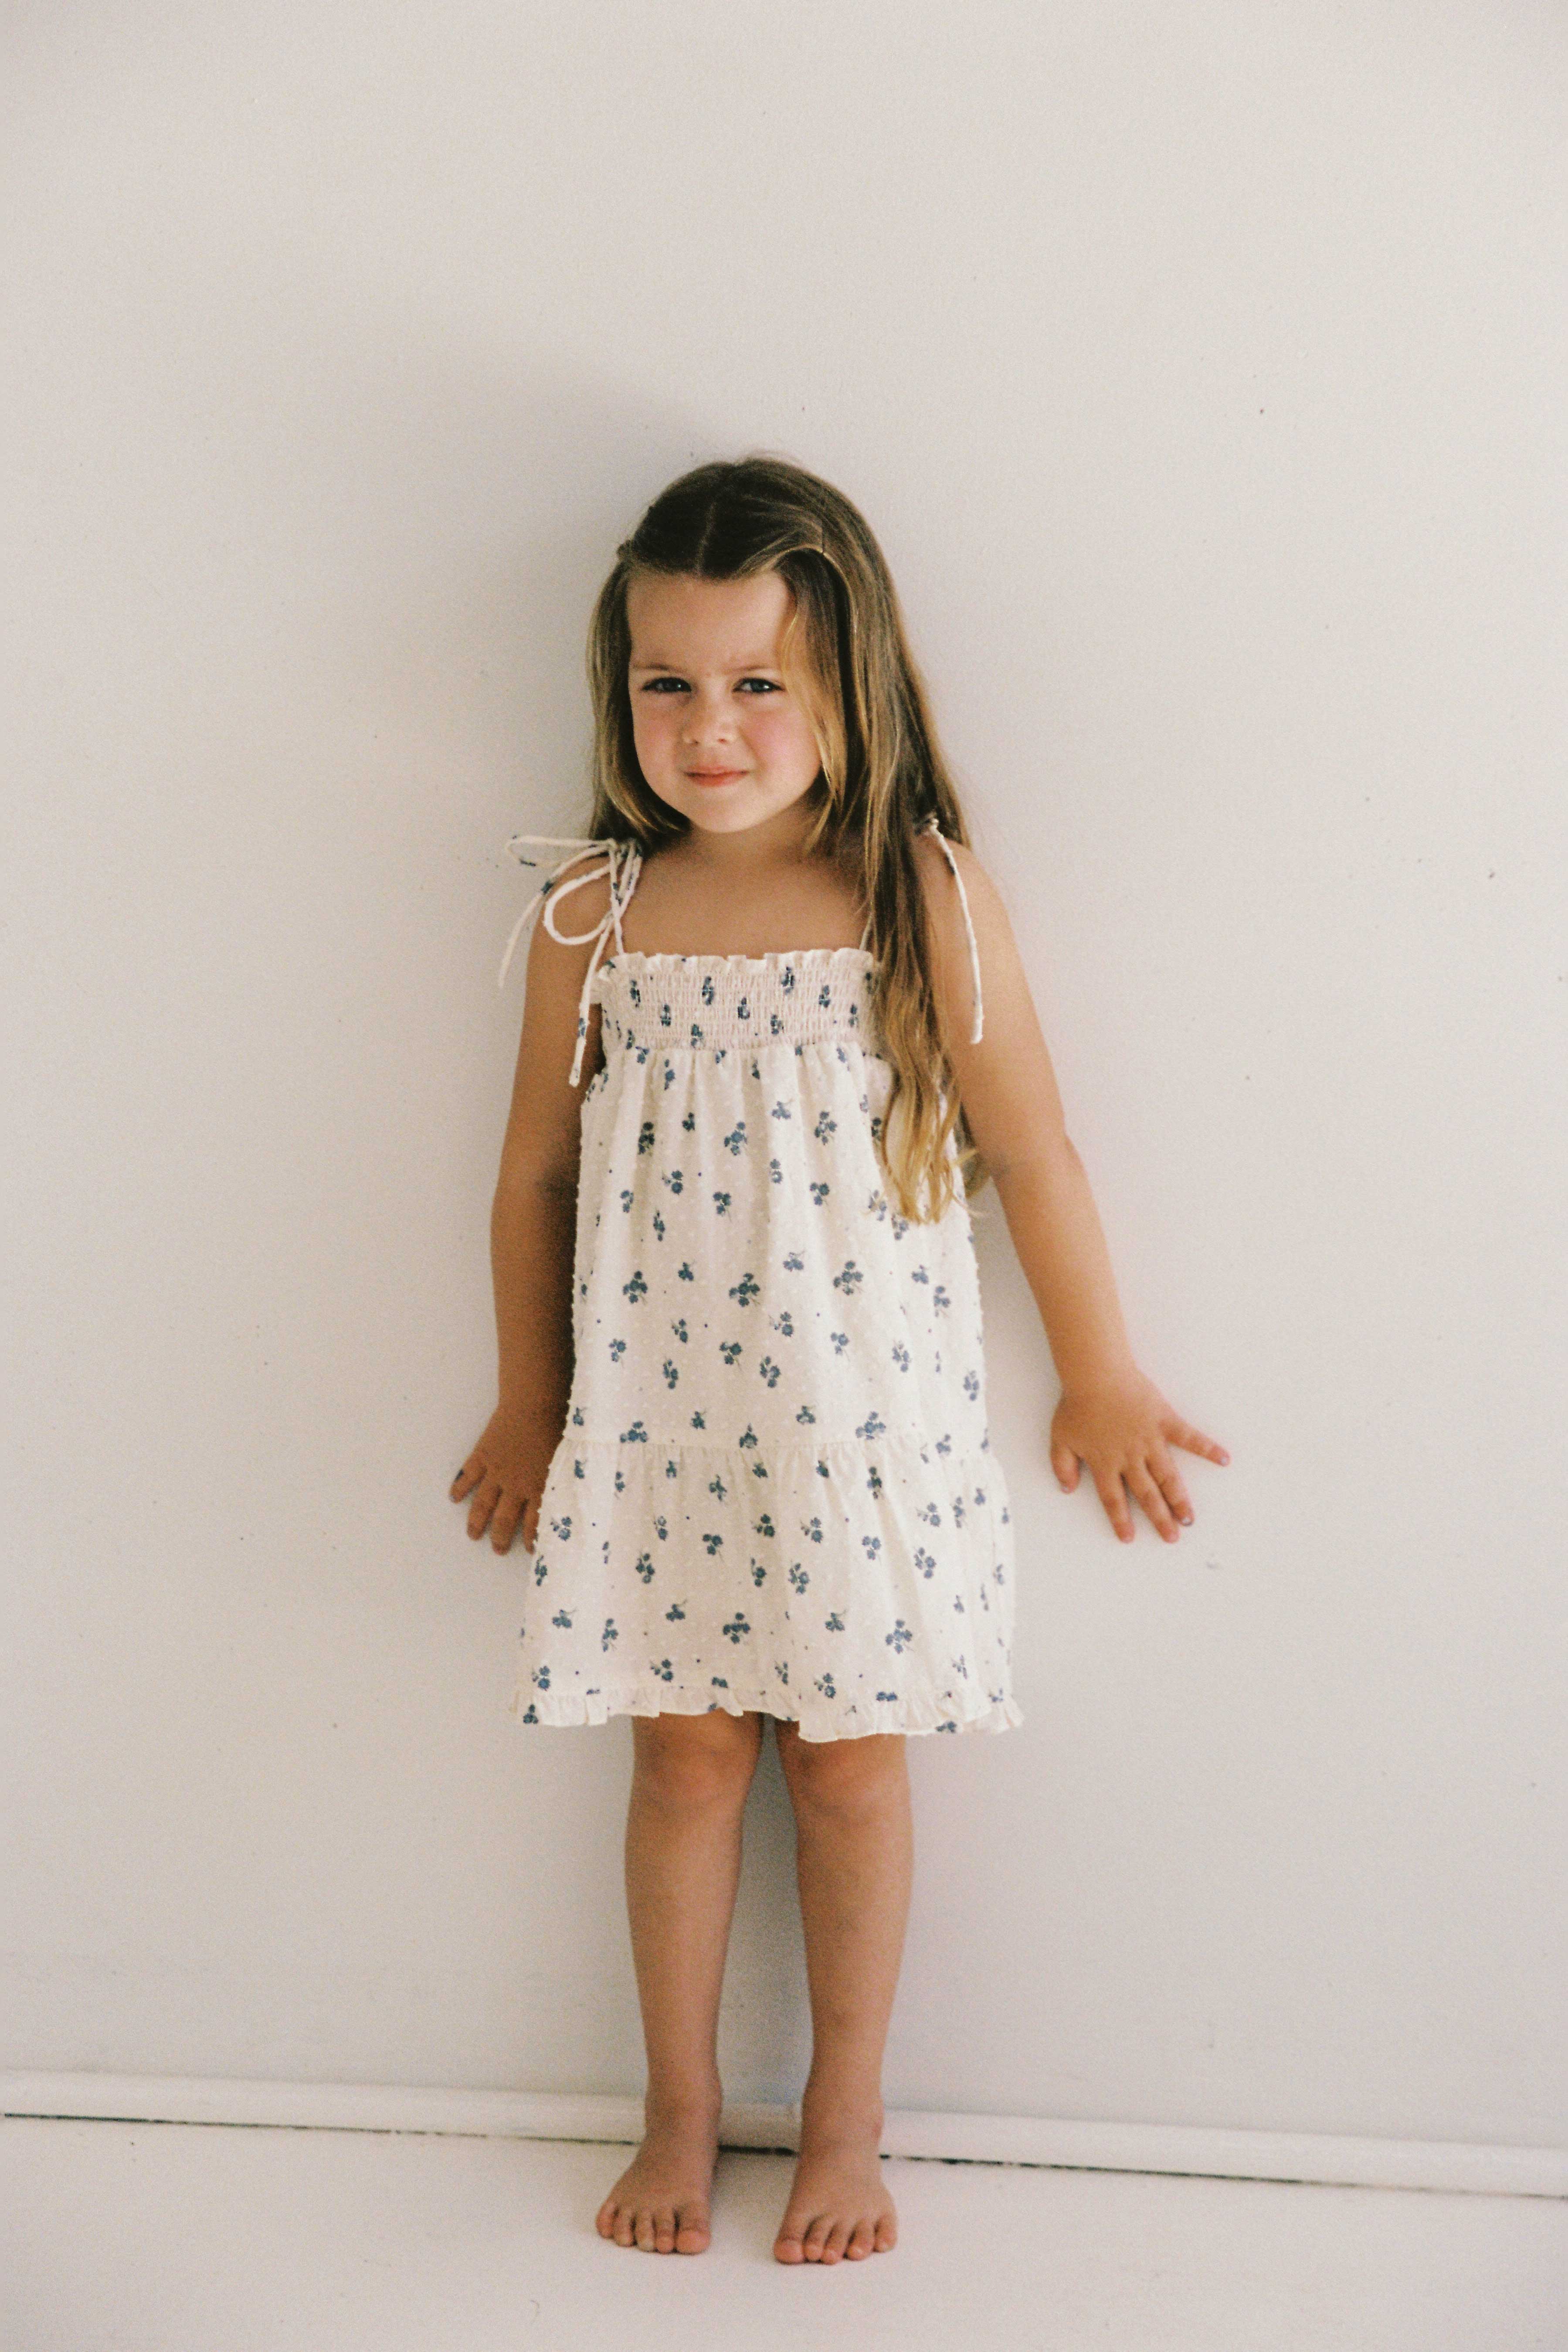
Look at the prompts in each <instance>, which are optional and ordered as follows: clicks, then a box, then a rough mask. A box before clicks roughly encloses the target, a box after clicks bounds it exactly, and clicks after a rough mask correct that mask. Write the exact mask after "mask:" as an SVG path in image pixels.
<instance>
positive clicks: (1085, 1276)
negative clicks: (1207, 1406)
mask: <svg viewBox="0 0 1568 2352" xmlns="http://www.w3.org/2000/svg"><path fill="white" fill-rule="evenodd" d="M953 855H954V856H955V857H956V858H957V860H958V864H959V867H960V870H961V872H962V874H963V885H964V889H965V892H966V894H967V896H968V899H969V908H970V914H971V917H972V918H973V924H974V936H975V941H976V944H977V946H978V949H979V952H980V969H981V977H982V982H983V986H984V1014H985V1020H984V1036H983V1038H982V1039H981V1041H980V1043H979V1044H978V1045H973V1044H971V1042H970V1031H971V1025H972V1022H973V983H972V981H971V977H970V970H969V950H968V943H967V940H966V938H965V935H964V929H963V910H962V908H961V906H960V903H959V897H958V887H957V885H956V883H955V882H954V881H953V878H952V872H951V870H950V868H949V866H948V863H947V860H946V858H945V857H944V856H943V855H942V848H941V846H940V845H939V844H937V843H935V842H922V843H921V861H922V870H923V874H924V880H925V888H926V903H927V908H928V909H929V912H930V916H931V945H932V966H933V971H932V977H933V983H934V986H935V989H936V995H937V1006H938V1012H939V1014H940V1016H941V1020H942V1033H943V1038H944V1042H945V1044H946V1045H947V1050H948V1055H949V1059H950V1060H951V1062H952V1070H953V1076H954V1078H955V1080H956V1083H957V1087H958V1093H959V1099H960V1100H961V1102H962V1103H963V1115H964V1118H965V1120H966V1122H967V1124H968V1128H969V1131H970V1134H971V1135H972V1136H973V1139H974V1144H975V1148H976V1150H978V1151H979V1152H980V1155H981V1157H982V1158H983V1160H984V1161H985V1164H986V1167H987V1169H988V1170H989V1171H990V1174H991V1179H992V1181H993V1182H994V1185H995V1187H996V1196H997V1199H998V1200H999V1201H1000V1202H1001V1203H1002V1211H1003V1214H1004V1215H1005V1218H1006V1220H1007V1230H1008V1232H1009V1234H1011V1236H1012V1240H1013V1245H1014V1247H1015V1249H1016V1251H1017V1254H1018V1262H1019V1264H1020V1265H1021V1266H1022V1267H1023V1269H1024V1274H1025V1277H1026V1281H1027V1282H1028V1285H1029V1288H1030V1290H1031V1291H1032V1292H1033V1294H1034V1297H1035V1303H1036V1305H1037V1307H1038V1308H1039V1310H1040V1319H1041V1321H1042V1322H1043V1324H1044V1325H1045V1328H1046V1336H1047V1340H1048V1341H1049V1343H1050V1349H1051V1355H1052V1358H1053V1360H1055V1363H1056V1367H1057V1371H1058V1376H1059V1378H1060V1381H1061V1384H1062V1395H1061V1401H1060V1402H1059V1404H1058V1408H1057V1412H1056V1415H1055V1418H1054V1420H1053V1422H1052V1425H1051V1463H1052V1466H1053V1468H1054V1469H1055V1471H1056V1473H1057V1475H1058V1479H1059V1480H1060V1482H1061V1484H1062V1486H1064V1487H1066V1488H1067V1490H1068V1492H1069V1493H1070V1492H1071V1490H1072V1488H1073V1487H1074V1486H1076V1485H1077V1483H1078V1465H1079V1461H1080V1460H1081V1461H1084V1462H1086V1463H1087V1464H1088V1465H1089V1471H1090V1474H1091V1475H1092V1476H1093V1478H1094V1481H1095V1485H1096V1486H1097V1488H1098V1489H1099V1492H1100V1499H1101V1501H1102V1502H1103V1503H1104V1505H1105V1508H1106V1512H1107V1515H1108V1516H1109V1517H1110V1522H1111V1525H1112V1526H1113V1527H1114V1528H1115V1529H1116V1532H1117V1534H1118V1535H1119V1536H1120V1537H1121V1538H1122V1540H1123V1541H1124V1542H1130V1541H1131V1538H1132V1514H1131V1508H1130V1507H1129V1504H1128V1500H1127V1496H1126V1495H1125V1494H1124V1492H1123V1486H1122V1482H1123V1480H1125V1481H1126V1485H1127V1487H1128V1488H1129V1489H1130V1490H1131V1494H1132V1496H1134V1497H1136V1499H1137V1500H1138V1501H1139V1502H1141V1503H1142V1505H1143V1507H1144V1508H1145V1510H1146V1511H1147V1512H1148V1515H1149V1517H1150V1518H1151V1520H1152V1522H1153V1525H1154V1526H1155V1528H1157V1529H1158V1530H1159V1532H1160V1533H1161V1534H1162V1535H1163V1536H1164V1537H1165V1538H1166V1540H1167V1541H1168V1542H1174V1541H1175V1539H1176V1526H1175V1521H1176V1519H1178V1518H1179V1519H1182V1520H1188V1521H1190V1519H1191V1517H1192V1506H1191V1503H1190V1502H1189V1500H1188V1497H1187V1493H1186V1488H1185V1486H1184V1483H1183V1480H1182V1476H1181V1474H1180V1472H1179V1471H1178V1469H1177V1468H1176V1465H1175V1463H1174V1461H1173V1459H1172V1456H1171V1453H1170V1448H1171V1446H1172V1445H1179V1446H1182V1447H1184V1449H1185V1450H1187V1451H1189V1452H1191V1453H1194V1454H1204V1455H1205V1456H1206V1457H1207V1458H1208V1459H1209V1460H1210V1461H1213V1462H1224V1461H1226V1460H1228V1458H1229V1457H1228V1455H1227V1454H1226V1451H1225V1449H1224V1447H1223V1446H1221V1445H1219V1444H1216V1443H1215V1440H1214V1439H1213V1438H1210V1437H1205V1435H1204V1434H1203V1433H1202V1432H1201V1431H1199V1430H1197V1429H1194V1427H1193V1426H1192V1425H1191V1423H1188V1422H1186V1421H1184V1420H1183V1419H1182V1417H1181V1416H1180V1415H1179V1414H1178V1413H1176V1412H1173V1410H1172V1408H1171V1407H1170V1405H1168V1404H1167V1403H1166V1402H1165V1400H1164V1398H1163V1396H1161V1394H1160V1392H1159V1391H1158V1390H1157V1389H1156V1388H1155V1387H1154V1385H1153V1383H1152V1381H1148V1380H1146V1379H1145V1377H1144V1375H1143V1374H1142V1372H1141V1371H1140V1370H1139V1369H1138V1366H1137V1364H1136V1362H1135V1361H1134V1360H1133V1356H1132V1350H1131V1345H1130V1343H1129V1340H1128V1337H1127V1328H1126V1325H1125V1323H1124V1322H1123V1320H1122V1315H1121V1302H1120V1300H1119V1299H1118V1297H1117V1294H1116V1281H1115V1276H1114V1275H1113V1274H1112V1272H1111V1266H1110V1252H1109V1250H1108V1249H1107V1247H1106V1242H1105V1234H1104V1231H1103V1228H1102V1227H1101V1225H1100V1215H1099V1212H1098V1211H1097V1209H1096V1207H1095V1203H1094V1196H1093V1194H1092V1192H1090V1190H1089V1177H1088V1174H1087V1172H1086V1171H1085V1169H1084V1165H1083V1162H1082V1160H1080V1159H1079V1154H1078V1150H1077V1148H1076V1146H1075V1145H1074V1144H1073V1142H1072V1140H1071V1139H1070V1138H1069V1136H1068V1132H1067V1124H1066V1119H1065V1117H1064V1114H1063V1109H1062V1099H1061V1094H1060V1090H1059V1088H1058V1085H1057V1077H1056V1072H1055V1070H1054V1069H1053V1068H1052V1066H1051V1057H1050V1055H1049V1053H1048V1051H1047V1046H1046V1041H1045V1038H1044V1036H1043V1034H1041V1030H1040V1024H1039V1018H1038V1015H1037V1013H1036V1010H1035V1003H1034V999H1033V997H1032V996H1031V994H1030V992H1029V983H1028V979H1027V976H1026V973H1025V971H1024V967H1023V961H1022V959H1021V958H1020V956H1019V954H1018V949H1017V943H1016V940H1015V939H1014V937H1013V927H1012V925H1011V923H1010V922H1009V921H1008V919H1007V910H1006V908H1005V906H1004V905H1003V903H1002V899H1001V897H1000V894H999V893H998V891H997V890H996V888H995V886H994V883H993V882H992V881H991V878H990V877H989V876H988V875H987V874H986V872H985V870H984V867H983V866H981V865H980V863H979V862H978V860H977V859H976V858H975V857H974V856H973V852H972V851H969V850H966V849H961V848H958V847H956V846H955V847H954V850H953Z"/></svg>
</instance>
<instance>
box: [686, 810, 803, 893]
mask: <svg viewBox="0 0 1568 2352" xmlns="http://www.w3.org/2000/svg"><path fill="white" fill-rule="evenodd" d="M815 816H816V809H815V807H814V806H813V805H812V802H811V796H810V794H809V793H808V794H807V795H806V796H805V798H804V799H802V800H798V801H795V802H793V803H791V805H790V806H789V807H788V808H785V809H780V810H779V812H778V814H776V815H774V816H770V817H764V818H763V821H762V823H761V824H752V825H748V826H747V827H746V829H745V830H744V832H742V833H718V832H709V831H707V830H705V829H704V828H703V827H701V826H700V825H695V824H694V825H689V826H688V828H687V830H686V832H685V833H684V834H682V835H681V836H680V838H679V840H678V841H673V842H671V843H670V844H669V845H668V848H667V849H666V850H664V851H663V852H662V853H661V854H662V855H663V856H668V857H670V858H672V859H674V860H675V861H676V862H678V863H679V864H680V865H683V866H690V867H691V868H693V870H694V871H697V872H700V873H703V874H710V875H730V876H733V877H734V878H735V879H736V881H737V882H742V881H746V880H757V879H760V878H761V877H763V876H765V875H767V874H770V873H773V872H776V871H778V870H779V869H780V868H781V867H786V866H802V865H804V864H805V862H806V859H805V840H806V836H807V835H808V834H809V832H810V830H811V826H812V823H813V820H814V818H815Z"/></svg>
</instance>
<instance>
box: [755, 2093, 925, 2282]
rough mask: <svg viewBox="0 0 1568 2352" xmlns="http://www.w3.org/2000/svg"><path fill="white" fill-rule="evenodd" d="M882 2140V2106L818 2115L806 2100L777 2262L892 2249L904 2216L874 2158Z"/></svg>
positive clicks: (854, 2257) (853, 2257)
mask: <svg viewBox="0 0 1568 2352" xmlns="http://www.w3.org/2000/svg"><path fill="white" fill-rule="evenodd" d="M881 2137H882V2113H881V2110H880V2108H878V2109H876V2110H875V2111H874V2112H872V2113H870V2114H867V2113H865V2112H864V2111H858V2112H855V2113H851V2112H850V2111H849V2110H847V2109H846V2108H843V2107H839V2108H837V2109H832V2108H826V2107H823V2108H818V2109H816V2111H815V2112H814V2111H813V2109H812V2107H811V2105H809V2103H807V2102H805V2101H803V2103H802V2108H801V2124H800V2158H799V2161H798V2162H797V2163H796V2165H795V2179H794V2181H793V2182H792V2183H791V2185H790V2192H789V2203H788V2204H787V2205H786V2206H785V2208H784V2220H783V2221H782V2222H781V2223H780V2224H779V2233H778V2236H777V2237H776V2238H775V2239H774V2241H773V2257H774V2260H775V2261H777V2262H781V2263H837V2262H838V2261H840V2260H844V2259H847V2260H848V2261H850V2262H852V2263H857V2262H860V2261H862V2260H863V2259H864V2258H865V2256H866V2255H867V2254H887V2253H890V2252H892V2250H893V2248H894V2247H895V2246H896V2245H897V2243H898V2242H899V2217H898V2215H897V2213H896V2212H895V2211H894V2210H893V2200H892V2199H891V2198H890V2197H889V2194H888V2192H887V2189H886V2188H885V2187H884V2186H883V2181H882V2168H881V2165H880V2163H879V2159H878V2155H877V2149H878V2147H879V2143H880V2140H881Z"/></svg>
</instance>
